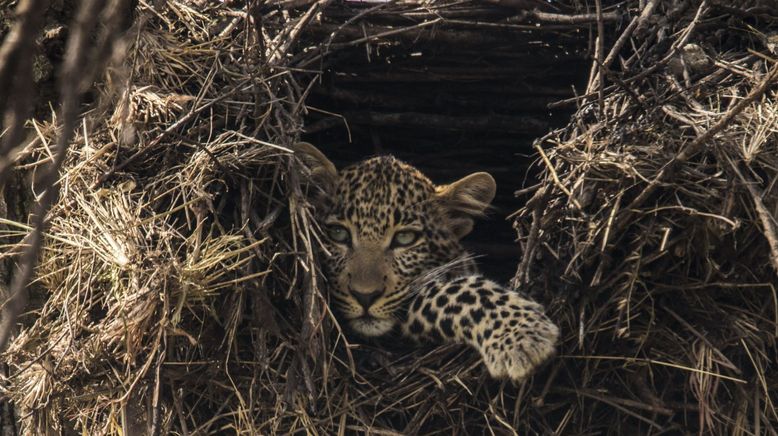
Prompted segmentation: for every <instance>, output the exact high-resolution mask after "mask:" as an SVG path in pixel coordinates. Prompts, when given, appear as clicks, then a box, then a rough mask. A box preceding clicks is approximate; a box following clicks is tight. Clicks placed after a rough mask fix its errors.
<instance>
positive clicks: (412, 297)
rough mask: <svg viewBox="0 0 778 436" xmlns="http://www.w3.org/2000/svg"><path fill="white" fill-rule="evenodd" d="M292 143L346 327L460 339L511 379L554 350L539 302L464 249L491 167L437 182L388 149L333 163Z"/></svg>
mask: <svg viewBox="0 0 778 436" xmlns="http://www.w3.org/2000/svg"><path fill="white" fill-rule="evenodd" d="M291 148H292V151H293V152H294V154H296V155H297V156H298V158H300V160H301V161H302V164H303V168H306V169H307V171H308V172H307V173H306V174H307V176H308V179H309V181H310V184H309V185H310V186H315V190H314V191H315V193H314V194H312V197H311V199H310V202H311V204H312V205H313V207H314V216H315V218H316V222H318V223H319V225H320V229H321V238H320V240H321V245H322V249H323V250H322V251H323V257H324V259H323V261H322V264H323V265H322V268H323V270H324V276H325V278H326V279H327V283H328V284H327V287H328V288H329V294H330V304H331V305H332V306H334V308H335V313H336V314H337V316H336V318H337V319H339V320H340V321H341V322H342V323H343V324H345V325H347V326H348V327H349V328H350V330H352V331H353V332H355V333H356V334H357V335H359V336H362V337H365V338H378V337H382V336H385V335H388V334H390V333H391V332H395V333H399V334H400V335H401V336H404V337H407V338H408V339H410V340H412V341H413V342H417V343H418V342H425V341H433V342H444V343H459V344H465V345H467V346H470V347H472V348H474V349H475V350H476V351H477V352H478V353H480V356H481V357H482V359H483V362H484V364H485V366H486V368H487V370H488V373H489V374H490V376H491V377H492V378H494V379H510V380H512V381H514V382H520V381H522V380H524V379H526V378H527V377H528V376H529V375H531V374H532V373H533V372H534V371H535V370H536V368H538V367H539V366H540V365H542V364H543V363H544V362H546V361H547V360H548V359H550V358H551V357H553V355H554V354H555V351H556V343H557V341H558V339H559V328H558V327H557V325H556V324H555V323H554V322H552V320H551V319H550V318H549V317H548V316H547V315H546V313H545V310H544V308H543V306H542V305H541V304H539V303H537V302H535V301H533V300H531V299H530V298H529V297H527V296H525V295H523V294H521V293H519V292H518V291H516V290H513V289H509V288H507V287H505V286H502V285H500V284H499V283H497V282H496V281H494V280H490V279H488V278H486V277H484V276H483V275H482V274H481V273H480V272H479V270H478V267H477V265H476V264H475V262H474V260H473V256H472V255H470V253H468V252H467V251H466V250H465V248H464V247H463V244H462V239H463V238H464V237H465V236H466V235H468V234H469V233H470V232H471V231H472V230H473V227H474V223H475V219H477V218H480V217H483V216H485V214H486V213H487V211H488V210H489V208H490V204H491V202H492V200H493V199H494V196H495V194H496V182H495V180H494V178H493V177H492V176H491V175H490V174H488V173H486V172H476V173H473V174H470V175H468V176H465V177H464V178H461V179H459V180H457V181H454V182H452V183H448V184H442V185H436V184H434V183H433V182H432V181H431V180H430V179H429V178H428V177H427V176H425V175H424V174H423V173H422V172H421V171H419V170H418V169H417V168H415V167H413V166H411V165H409V164H407V163H405V162H403V161H401V160H399V159H397V158H395V157H393V156H391V155H386V156H377V157H371V158H368V159H365V160H363V161H360V162H357V163H354V164H351V165H349V166H346V167H345V168H343V169H341V170H338V169H337V168H336V166H335V165H334V164H333V163H332V162H331V161H330V160H329V159H328V158H327V157H326V156H325V155H324V154H323V153H322V152H321V151H319V150H318V149H317V148H316V147H315V146H313V145H312V144H310V143H307V142H300V143H296V144H294V145H293V146H292V147H291Z"/></svg>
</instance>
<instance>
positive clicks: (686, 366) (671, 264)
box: [515, 1, 778, 434]
mask: <svg viewBox="0 0 778 436" xmlns="http://www.w3.org/2000/svg"><path fill="white" fill-rule="evenodd" d="M638 12H639V13H636V14H635V16H634V18H632V19H631V21H630V22H629V24H628V25H627V26H625V28H624V29H623V30H622V31H621V33H616V34H615V35H613V38H612V39H615V41H614V42H612V43H611V44H610V47H608V46H604V45H598V48H597V50H598V51H597V52H596V55H595V57H596V61H595V62H594V63H593V64H592V69H591V74H590V80H589V86H588V88H587V89H586V91H585V92H584V93H583V95H581V96H579V97H577V98H575V99H573V101H574V102H575V103H576V104H577V105H578V110H577V112H576V114H575V115H574V116H573V118H572V120H571V122H570V123H569V125H568V126H567V127H566V128H564V129H561V130H559V131H555V132H553V133H551V134H549V135H547V136H546V137H544V138H542V139H541V140H539V141H538V142H536V144H535V147H536V151H537V153H538V155H539V156H538V161H537V163H538V165H539V166H540V167H541V168H542V174H543V176H542V178H541V181H540V183H539V184H537V185H536V186H533V187H531V188H530V189H526V190H524V191H523V192H522V193H526V194H529V193H532V194H534V195H532V197H531V198H529V200H528V202H527V205H526V207H524V208H523V209H521V210H520V211H519V212H518V215H517V219H516V222H515V224H516V228H517V229H518V232H519V235H520V239H521V241H522V242H521V244H522V247H523V253H524V258H523V261H522V262H521V264H520V266H519V269H518V271H517V275H516V278H515V283H516V284H517V285H521V286H527V285H530V287H531V288H532V289H540V290H542V291H543V292H545V296H546V298H547V301H550V300H553V301H554V302H553V303H552V304H551V305H550V306H551V307H552V310H553V318H554V319H556V320H558V321H559V322H560V323H561V325H562V330H563V331H564V332H565V335H566V337H565V339H564V341H563V345H562V349H561V356H560V357H559V360H558V361H557V362H556V364H555V365H554V372H553V378H552V379H550V380H549V383H550V385H551V388H550V390H549V393H550V395H549V396H548V397H547V398H546V401H547V402H548V401H551V398H552V397H553V398H554V401H559V402H563V403H565V404H568V405H567V406H566V410H565V411H564V413H565V414H566V418H565V420H563V421H560V422H561V423H562V424H563V425H562V427H560V429H562V428H563V429H564V433H570V432H574V433H575V432H581V433H583V432H585V431H601V432H613V433H625V434H636V433H641V434H644V433H655V432H661V431H666V430H677V431H682V432H685V431H691V430H693V431H695V432H700V433H711V434H775V433H776V431H778V413H777V412H776V410H778V409H776V402H778V396H776V392H778V378H776V376H775V370H776V362H778V348H776V339H778V290H777V289H776V286H778V280H776V277H777V276H776V272H778V221H776V216H778V103H776V93H778V63H776V61H777V59H776V56H777V55H778V36H776V35H778V34H776V33H774V32H775V31H776V30H778V28H775V23H776V21H775V18H776V15H775V14H776V9H774V8H771V7H768V6H767V2H763V3H760V2H756V1H751V2H741V3H740V4H739V5H738V6H736V7H733V6H732V5H731V4H729V3H725V2H708V1H702V2H679V3H678V4H677V5H676V4H674V3H673V2H663V1H648V2H645V5H644V6H643V9H642V10H639V11H638ZM571 398H576V399H577V400H576V401H575V402H571V400H570V399H571Z"/></svg>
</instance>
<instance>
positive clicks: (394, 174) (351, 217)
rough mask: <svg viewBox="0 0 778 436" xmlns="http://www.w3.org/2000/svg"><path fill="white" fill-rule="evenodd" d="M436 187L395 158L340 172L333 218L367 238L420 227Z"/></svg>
mask: <svg viewBox="0 0 778 436" xmlns="http://www.w3.org/2000/svg"><path fill="white" fill-rule="evenodd" d="M434 193H435V185H434V184H433V183H432V182H431V181H430V180H429V179H428V178H427V177H426V176H424V175H423V174H422V173H421V172H419V170H417V169H416V168H414V167H412V166H410V165H408V164H406V163H404V162H401V161H399V160H397V159H395V158H394V157H391V156H381V157H375V158H372V159H368V160H365V161H362V162H359V163H357V164H355V165H352V166H350V167H348V168H345V169H343V170H342V171H340V177H339V180H338V183H337V186H336V193H335V196H334V199H335V205H334V206H335V207H334V209H333V211H332V212H333V213H332V214H333V215H335V216H336V217H337V218H338V219H341V220H345V221H349V222H351V223H353V224H354V225H355V226H356V227H357V228H358V230H359V232H360V234H361V235H362V236H363V237H368V238H372V237H375V238H380V237H382V236H383V235H385V234H386V232H387V231H388V229H389V228H391V227H393V226H398V225H413V224H419V222H420V220H421V219H422V215H423V213H424V211H425V210H426V207H427V206H428V204H429V200H431V199H432V198H433V195H434Z"/></svg>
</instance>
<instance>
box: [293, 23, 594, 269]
mask: <svg viewBox="0 0 778 436" xmlns="http://www.w3.org/2000/svg"><path fill="white" fill-rule="evenodd" d="M464 33H465V35H464V36H463V35H462V32H459V31H440V32H438V33H435V32H432V33H431V34H429V35H427V34H421V35H419V37H417V38H398V39H395V40H391V41H383V42H381V43H377V44H370V45H367V46H365V45H360V46H355V47H352V48H348V49H342V50H339V51H337V52H334V53H333V54H332V55H330V56H329V57H327V58H326V63H325V65H324V66H323V75H322V77H321V80H320V81H319V82H318V83H317V84H316V86H314V87H313V88H312V90H311V93H310V96H309V97H308V98H307V100H306V106H307V108H308V113H307V117H306V127H305V134H304V135H303V139H305V140H307V141H310V142H312V143H313V144H315V145H316V146H317V147H319V148H320V149H321V150H322V151H323V152H324V153H325V154H327V155H328V156H329V157H330V159H332V160H333V162H334V163H335V164H336V165H338V166H339V167H343V166H345V165H348V164H349V163H352V162H356V161H359V160H361V159H365V158H367V157H370V156H374V155H381V154H392V155H394V156H396V157H397V158H399V159H402V160H404V161H406V162H408V163H410V164H412V165H414V166H416V167H418V168H419V169H420V170H421V171H423V172H424V173H425V174H427V176H429V177H430V178H431V179H432V180H433V182H435V183H438V184H442V183H448V182H451V181H454V180H456V179H458V178H461V177H463V176H465V175H467V174H470V173H472V172H476V171H487V172H489V173H491V174H492V176H494V178H495V179H496V181H497V186H498V191H497V196H496V198H495V201H494V203H493V205H494V206H495V209H494V210H493V211H492V212H491V213H490V215H489V217H488V218H487V219H486V220H482V221H480V222H478V223H476V227H475V230H474V231H473V233H472V234H470V235H469V236H468V237H467V238H466V239H465V245H466V246H467V247H468V249H469V250H470V251H472V252H473V253H474V254H476V255H479V256H481V257H480V258H479V259H478V263H479V265H480V266H481V268H482V270H483V271H484V272H485V273H486V274H487V275H489V276H491V277H493V278H495V279H499V280H501V281H503V282H505V281H507V280H509V279H510V278H511V277H513V274H514V272H515V269H516V265H517V264H518V262H519V258H520V255H521V253H520V251H519V248H518V247H517V245H516V243H515V242H514V240H515V231H514V230H513V228H512V224H511V222H510V220H507V219H506V217H508V216H509V215H510V214H511V213H513V212H514V211H515V210H517V209H518V208H519V207H521V206H522V205H523V203H524V201H526V198H524V197H517V196H516V195H515V192H516V191H517V190H519V189H521V188H523V187H526V186H530V185H532V184H533V183H534V181H535V179H534V173H535V172H536V171H537V168H538V166H537V165H535V163H536V160H537V153H536V152H535V151H534V149H533V147H532V144H533V141H534V140H535V139H537V138H539V137H541V136H543V135H544V134H546V133H547V132H548V131H550V130H552V129H555V128H559V127H562V126H563V125H564V124H566V122H567V121H568V120H569V117H570V115H571V113H572V109H574V107H573V106H572V105H567V106H563V107H562V109H555V110H552V109H549V107H548V105H549V104H550V103H553V102H557V101H559V100H563V99H567V98H570V97H573V96H574V95H575V92H576V91H577V92H579V93H580V92H581V90H582V88H583V87H584V86H585V81H586V75H587V74H588V65H589V63H590V61H589V60H588V57H589V56H588V55H587V53H588V48H587V45H586V44H587V41H588V35H587V34H586V33H585V30H582V31H579V32H574V35H566V36H560V35H558V34H552V33H542V32H538V31H517V30H513V29H512V30H510V31H502V30H501V31H490V32H478V33H473V32H470V33H468V32H464Z"/></svg>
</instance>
